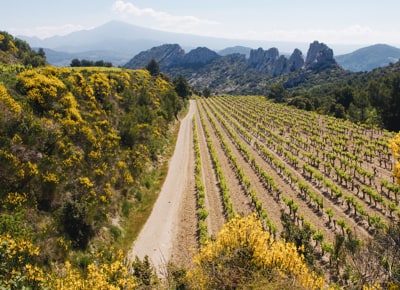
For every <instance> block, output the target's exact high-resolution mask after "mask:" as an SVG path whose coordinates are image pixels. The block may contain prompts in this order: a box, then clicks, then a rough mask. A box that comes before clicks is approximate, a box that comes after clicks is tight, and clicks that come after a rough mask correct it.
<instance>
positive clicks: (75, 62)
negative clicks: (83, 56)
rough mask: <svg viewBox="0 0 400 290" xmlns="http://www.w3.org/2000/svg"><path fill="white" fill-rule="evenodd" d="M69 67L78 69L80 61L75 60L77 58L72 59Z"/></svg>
mask: <svg viewBox="0 0 400 290" xmlns="http://www.w3.org/2000/svg"><path fill="white" fill-rule="evenodd" d="M70 66H71V67H80V66H81V61H80V60H79V59H77V58H74V59H73V60H72V61H71V64H70Z"/></svg>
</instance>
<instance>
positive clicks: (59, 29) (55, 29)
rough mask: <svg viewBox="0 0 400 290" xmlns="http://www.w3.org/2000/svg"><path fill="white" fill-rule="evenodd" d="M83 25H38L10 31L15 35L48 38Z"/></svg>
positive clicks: (66, 32)
mask: <svg viewBox="0 0 400 290" xmlns="http://www.w3.org/2000/svg"><path fill="white" fill-rule="evenodd" d="M82 29H84V27H83V26H82V25H74V24H65V25H61V26H37V27H33V28H22V29H19V28H15V29H14V28H13V29H10V33H12V34H13V35H24V36H36V37H39V38H42V39H44V38H47V37H51V36H54V35H66V34H69V33H71V32H74V31H78V30H82Z"/></svg>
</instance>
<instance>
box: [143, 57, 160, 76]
mask: <svg viewBox="0 0 400 290" xmlns="http://www.w3.org/2000/svg"><path fill="white" fill-rule="evenodd" d="M146 69H147V70H148V71H149V73H150V74H151V75H152V76H153V77H154V76H158V75H159V74H160V65H159V64H158V62H157V61H156V60H155V59H154V58H152V59H151V60H150V61H149V63H148V64H147V65H146Z"/></svg>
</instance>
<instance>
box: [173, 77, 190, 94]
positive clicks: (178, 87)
mask: <svg viewBox="0 0 400 290" xmlns="http://www.w3.org/2000/svg"><path fill="white" fill-rule="evenodd" d="M174 86H175V91H176V93H177V94H178V96H180V97H181V98H182V99H187V98H188V97H189V96H190V95H191V94H192V93H191V91H190V86H189V84H188V82H187V80H186V79H185V78H184V77H183V76H182V75H179V76H178V77H177V78H175V79H174Z"/></svg>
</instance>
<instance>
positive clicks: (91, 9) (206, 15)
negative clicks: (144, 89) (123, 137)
mask: <svg viewBox="0 0 400 290" xmlns="http://www.w3.org/2000/svg"><path fill="white" fill-rule="evenodd" d="M0 7H1V17H0V31H1V30H3V31H7V32H9V33H11V34H13V35H15V36H17V35H25V36H37V37H39V38H46V37H50V36H54V35H65V34H67V33H70V32H73V31H76V30H82V29H91V28H94V27H96V26H100V25H102V24H104V23H106V22H109V21H111V20H120V21H124V22H127V23H130V24H134V25H138V26H143V27H147V28H154V29H159V30H164V31H171V32H184V33H190V34H197V35H205V36H215V37H223V38H233V39H253V40H266V41H291V42H312V41H314V40H318V41H320V42H324V43H327V44H351V45H372V44H376V43H386V44H390V45H394V46H397V47H400V17H399V13H400V1H399V0H379V1H378V0H335V1H332V0H331V1H326V0H303V1H299V0H240V1H237V0H196V1H187V0H186V1H185V0H35V1H33V0H12V1H2V3H1V5H0Z"/></svg>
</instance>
